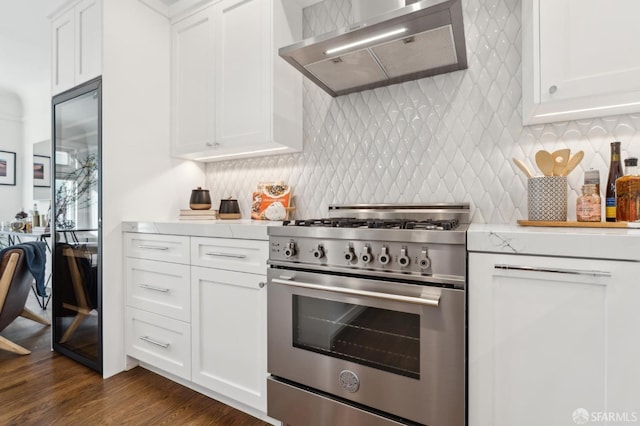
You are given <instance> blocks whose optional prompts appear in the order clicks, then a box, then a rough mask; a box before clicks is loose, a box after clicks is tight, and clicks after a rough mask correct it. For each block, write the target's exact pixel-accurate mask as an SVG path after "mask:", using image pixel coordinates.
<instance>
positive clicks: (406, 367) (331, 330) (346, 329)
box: [293, 295, 420, 379]
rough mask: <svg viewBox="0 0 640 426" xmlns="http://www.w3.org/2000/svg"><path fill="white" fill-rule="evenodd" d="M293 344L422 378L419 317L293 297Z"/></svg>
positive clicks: (392, 371)
mask: <svg viewBox="0 0 640 426" xmlns="http://www.w3.org/2000/svg"><path fill="white" fill-rule="evenodd" d="M293 346H295V347H296V348H301V349H306V350H309V351H313V352H318V353H321V354H324V355H328V356H331V357H334V358H340V359H345V360H348V361H353V362H356V363H358V364H362V365H366V366H369V367H373V368H377V369H379V370H384V371H388V372H391V373H395V374H400V375H402V376H407V377H411V378H414V379H420V316H419V315H417V314H408V313H405V312H397V311H391V310H388V309H380V308H372V307H369V306H363V305H352V304H349V303H342V302H335V301H332V300H324V299H316V298H313V297H306V296H297V295H294V296H293Z"/></svg>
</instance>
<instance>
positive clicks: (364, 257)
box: [360, 246, 373, 264]
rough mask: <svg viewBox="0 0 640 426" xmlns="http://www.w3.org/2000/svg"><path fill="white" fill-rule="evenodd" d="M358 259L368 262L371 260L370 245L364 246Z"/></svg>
mask: <svg viewBox="0 0 640 426" xmlns="http://www.w3.org/2000/svg"><path fill="white" fill-rule="evenodd" d="M360 260H362V263H365V264H366V263H370V262H371V261H372V260H373V256H372V255H371V247H369V246H364V248H363V249H362V254H361V255H360Z"/></svg>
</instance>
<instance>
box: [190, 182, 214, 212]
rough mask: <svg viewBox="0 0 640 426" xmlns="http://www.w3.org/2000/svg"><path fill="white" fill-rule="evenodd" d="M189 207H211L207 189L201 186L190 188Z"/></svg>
mask: <svg viewBox="0 0 640 426" xmlns="http://www.w3.org/2000/svg"><path fill="white" fill-rule="evenodd" d="M189 207H190V208H191V210H209V209H210V208H211V195H209V190H208V189H202V188H201V187H198V188H197V189H194V190H192V191H191V198H189Z"/></svg>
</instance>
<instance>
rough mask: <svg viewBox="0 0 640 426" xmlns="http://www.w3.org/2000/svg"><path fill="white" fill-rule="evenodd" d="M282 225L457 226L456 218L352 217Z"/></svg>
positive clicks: (340, 226)
mask: <svg viewBox="0 0 640 426" xmlns="http://www.w3.org/2000/svg"><path fill="white" fill-rule="evenodd" d="M283 225H284V226H303V227H324V228H372V229H418V230H438V231H450V230H454V229H456V228H457V227H458V220H457V219H446V220H432V219H428V220H407V219H359V218H354V217H334V218H321V219H298V220H295V221H290V220H286V221H284V222H283Z"/></svg>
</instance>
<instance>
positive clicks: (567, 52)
mask: <svg viewBox="0 0 640 426" xmlns="http://www.w3.org/2000/svg"><path fill="white" fill-rule="evenodd" d="M638 16H640V2H638V1H636V0H617V1H615V2H606V1H601V0H563V1H557V0H523V3H522V18H523V25H522V41H523V49H522V51H523V58H522V80H523V88H522V90H523V96H522V98H523V108H522V109H523V111H522V112H523V114H522V116H523V123H524V124H536V123H549V122H555V121H567V120H575V119H580V118H592V117H600V116H606V115H612V114H624V113H630V112H637V111H640V43H638V40H639V39H640V26H638V23H637V17H638Z"/></svg>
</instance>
